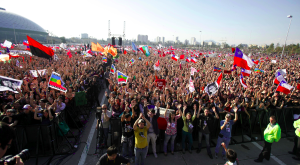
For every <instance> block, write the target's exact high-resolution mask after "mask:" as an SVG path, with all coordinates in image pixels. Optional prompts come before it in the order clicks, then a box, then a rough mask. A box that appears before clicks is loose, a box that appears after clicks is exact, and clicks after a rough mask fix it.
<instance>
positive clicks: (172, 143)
mask: <svg viewBox="0 0 300 165" xmlns="http://www.w3.org/2000/svg"><path fill="white" fill-rule="evenodd" d="M176 135H177V134H174V135H167V134H165V140H164V152H165V153H167V149H168V142H169V140H170V139H171V152H174V142H175V138H176Z"/></svg>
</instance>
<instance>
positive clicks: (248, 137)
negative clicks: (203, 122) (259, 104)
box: [109, 107, 300, 152]
mask: <svg viewBox="0 0 300 165" xmlns="http://www.w3.org/2000/svg"><path fill="white" fill-rule="evenodd" d="M299 108H300V107H287V108H283V109H271V110H267V111H266V110H255V109H250V110H248V113H249V114H250V117H248V115H247V114H246V113H245V112H238V120H237V122H236V123H235V124H234V125H233V127H232V137H231V144H241V143H247V142H253V141H262V140H264V136H263V132H264V130H265V128H266V126H267V125H268V124H269V123H270V121H269V117H270V116H271V115H274V116H275V117H276V120H277V123H278V124H279V125H280V127H281V137H282V138H286V137H293V136H294V131H295V129H294V127H293V122H294V116H293V115H294V114H300V109H299ZM225 115H226V113H224V112H220V113H219V117H220V118H219V119H218V120H216V119H215V120H214V124H213V127H212V130H214V131H212V132H211V133H210V135H211V136H210V138H211V139H210V146H211V147H215V146H216V143H215V141H216V139H217V138H218V134H219V132H220V120H224V119H225ZM180 120H181V121H180ZM110 122H111V128H112V129H111V131H110V133H111V138H112V140H111V141H112V142H116V141H117V142H116V143H115V145H116V146H118V147H121V144H120V139H121V135H122V132H121V124H120V123H121V122H120V119H119V118H117V119H111V120H110ZM177 122H178V124H177V137H176V142H177V143H179V144H181V131H182V126H183V125H181V124H179V123H180V122H183V121H182V119H181V118H180V119H178V120H177ZM194 125H198V123H194ZM164 135H165V130H160V133H159V136H158V138H157V141H156V144H157V148H156V151H157V152H163V143H164ZM109 137H110V136H109ZM193 139H194V142H197V141H198V126H197V127H196V126H195V127H194V131H193ZM194 144H195V143H194ZM202 146H203V145H202ZM205 147H206V146H203V148H205ZM150 150H151V147H149V151H150ZM175 150H177V151H178V150H181V148H180V147H179V146H178V145H177V146H176V145H175Z"/></svg>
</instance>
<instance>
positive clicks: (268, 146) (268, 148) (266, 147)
mask: <svg viewBox="0 0 300 165" xmlns="http://www.w3.org/2000/svg"><path fill="white" fill-rule="evenodd" d="M271 146H272V143H269V142H266V141H265V144H264V148H263V150H262V151H261V153H260V154H259V157H258V159H259V160H263V159H264V158H265V159H267V160H270V155H271Z"/></svg>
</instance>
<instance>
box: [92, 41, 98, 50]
mask: <svg viewBox="0 0 300 165" xmlns="http://www.w3.org/2000/svg"><path fill="white" fill-rule="evenodd" d="M92 51H94V52H96V51H97V45H96V44H95V43H94V42H92Z"/></svg>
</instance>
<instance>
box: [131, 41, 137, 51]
mask: <svg viewBox="0 0 300 165" xmlns="http://www.w3.org/2000/svg"><path fill="white" fill-rule="evenodd" d="M132 49H133V50H135V51H137V48H136V46H135V44H134V43H133V42H132Z"/></svg>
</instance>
